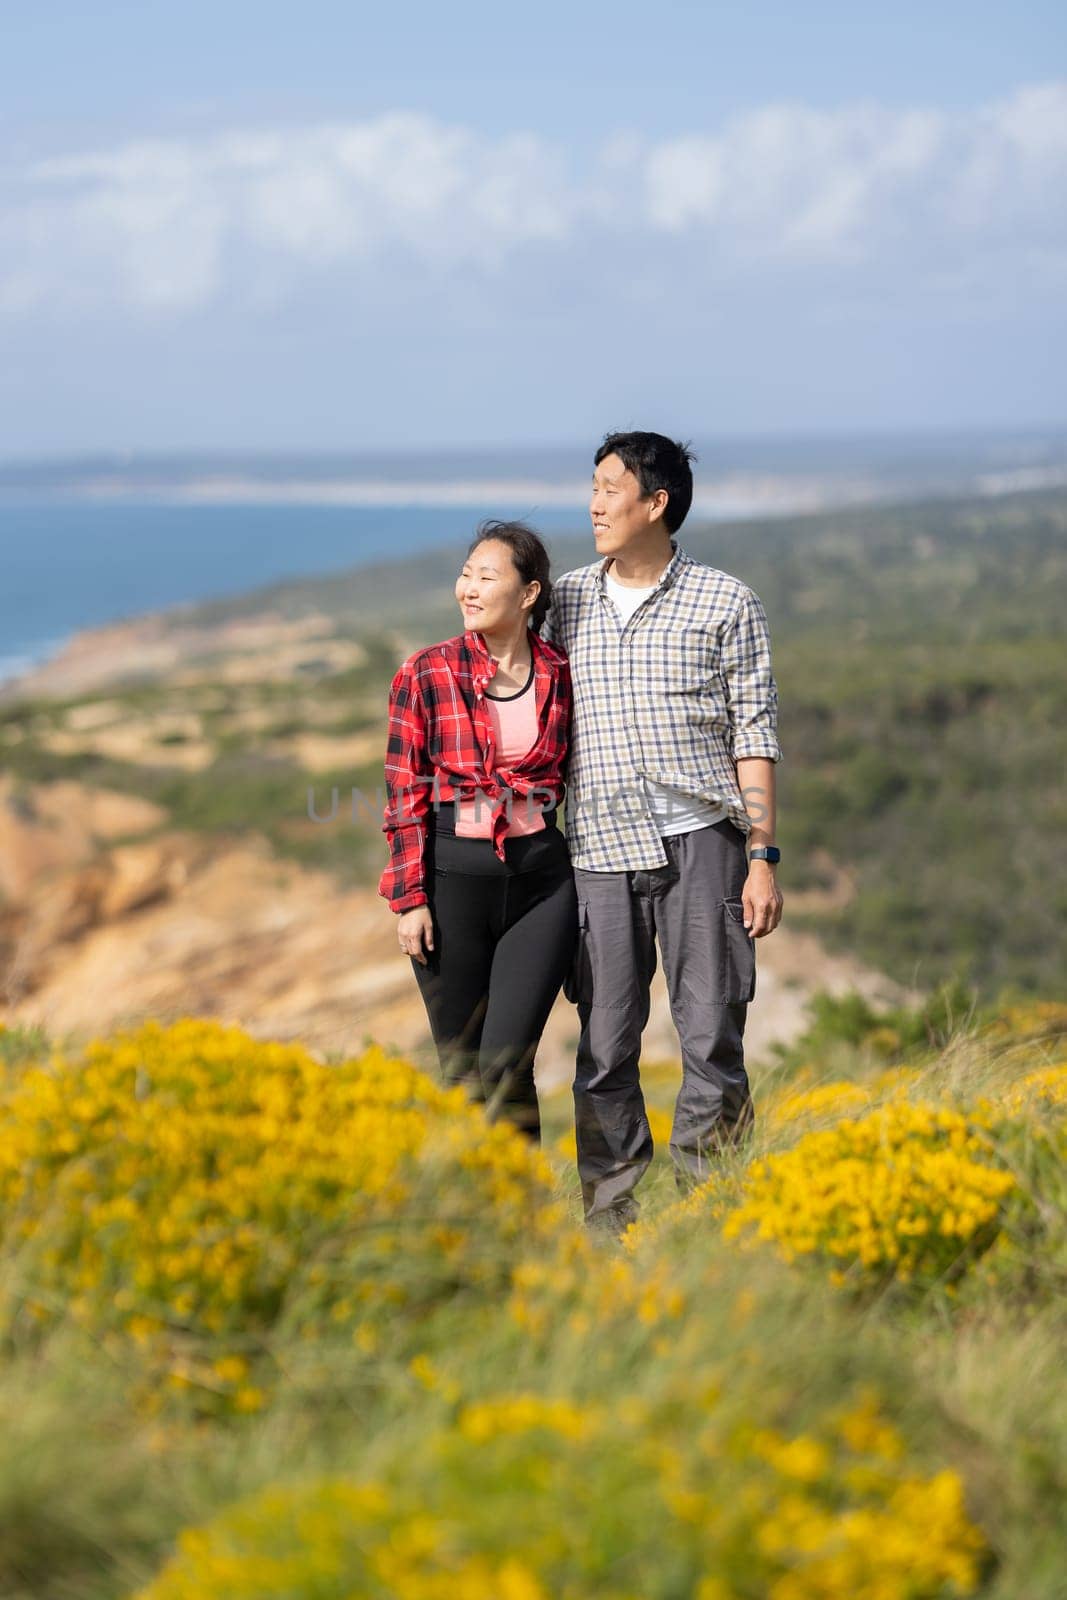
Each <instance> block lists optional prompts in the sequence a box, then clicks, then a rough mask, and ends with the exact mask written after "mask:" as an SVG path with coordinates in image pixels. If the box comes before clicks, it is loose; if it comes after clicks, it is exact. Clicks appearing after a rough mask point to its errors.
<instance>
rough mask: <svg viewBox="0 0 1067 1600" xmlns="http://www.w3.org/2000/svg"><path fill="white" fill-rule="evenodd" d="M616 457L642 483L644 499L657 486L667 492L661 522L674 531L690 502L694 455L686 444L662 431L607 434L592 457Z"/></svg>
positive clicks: (656, 488) (597, 462)
mask: <svg viewBox="0 0 1067 1600" xmlns="http://www.w3.org/2000/svg"><path fill="white" fill-rule="evenodd" d="M611 455H615V456H618V458H619V460H620V461H621V462H622V464H623V466H624V467H626V468H628V470H629V471H630V472H632V473H633V475H634V477H635V478H636V479H637V481H638V483H639V484H640V485H641V493H642V495H644V497H645V499H647V498H648V496H649V495H652V494H655V493H656V491H657V490H659V489H666V491H667V506H666V509H665V510H664V513H663V522H664V525H665V527H666V529H667V532H668V533H677V532H678V529H679V528H680V527H681V526H682V523H683V522H684V521H685V519H686V517H687V516H688V515H689V507H690V506H691V505H692V504H693V469H692V467H691V466H690V462H692V461H695V460H696V456H695V454H694V453H693V451H692V450H691V449H690V447H689V445H688V444H676V443H675V441H674V440H673V439H668V438H667V437H666V435H665V434H662V433H609V434H605V436H604V443H603V444H602V445H601V446H600V449H599V450H598V451H597V453H596V455H595V456H594V458H593V464H594V466H598V467H599V465H600V463H601V462H602V461H603V459H604V457H605V456H611Z"/></svg>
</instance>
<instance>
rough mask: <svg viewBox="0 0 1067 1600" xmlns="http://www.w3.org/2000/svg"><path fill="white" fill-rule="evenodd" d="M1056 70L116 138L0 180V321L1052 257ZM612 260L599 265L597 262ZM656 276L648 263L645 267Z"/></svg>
mask: <svg viewBox="0 0 1067 1600" xmlns="http://www.w3.org/2000/svg"><path fill="white" fill-rule="evenodd" d="M1065 201H1067V82H1062V83H1061V82H1056V83H1048V84H1037V85H1031V86H1026V87H1023V88H1020V89H1019V90H1018V91H1017V92H1016V93H1014V94H1013V95H1011V96H1009V97H1007V98H1005V99H1003V100H1000V101H997V102H994V103H991V104H989V105H986V106H982V107H978V108H976V109H974V110H970V111H966V112H952V113H949V112H945V111H942V110H936V109H929V108H923V107H912V108H907V107H905V108H902V109H896V108H889V107H885V106H880V105H877V104H873V103H862V104H858V105H851V106H844V107H841V108H838V109H831V110H826V109H818V108H814V107H810V106H804V105H797V104H781V105H768V106H764V107H760V108H756V109H753V110H751V111H748V112H746V113H744V114H742V115H739V116H737V117H735V118H734V119H732V120H730V121H729V122H727V123H725V124H724V125H723V126H722V127H721V128H719V129H718V130H716V131H714V132H711V133H708V132H694V133H690V134H687V135H685V136H682V137H677V138H671V139H663V140H659V141H650V140H647V139H642V138H641V137H640V136H639V135H629V136H625V137H621V138H616V139H615V140H613V141H612V142H611V143H610V144H606V145H604V146H603V147H602V148H600V149H591V150H588V151H581V150H577V151H574V150H566V149H563V148H562V147H560V146H559V145H558V144H556V143H554V142H553V141H552V140H550V139H548V138H545V137H542V136H539V135H535V134H512V135H507V136H504V137H491V136H488V135H486V134H483V133H479V132H476V131H474V130H472V129H470V128H464V127H457V126H453V125H448V124H444V123H441V122H438V121H435V120H433V119H431V118H429V117H426V116H421V115H417V114H413V113H400V112H398V113H395V114H392V115H388V116H382V117H379V118H375V119H372V120H368V121H365V122H351V123H345V122H330V123H324V124H319V125H314V126H307V127H297V128H286V129H273V130H271V129H266V130H265V129H254V128H252V129H231V130H228V131H224V132H221V133H216V134H213V135H210V136H198V137H189V138H177V137H176V138H171V139H153V140H132V141H129V142H127V143H125V144H122V145H118V146H116V147H114V148H111V149H104V150H98V151H93V152H82V153H70V154H67V155H64V156H61V157H53V158H51V159H48V160H39V161H36V162H29V163H26V164H24V165H23V166H22V167H21V168H20V169H18V170H15V171H9V172H8V173H7V174H6V175H5V176H3V177H2V178H0V259H2V260H3V262H4V266H3V267H2V268H0V316H8V317H11V316H19V317H23V318H25V317H27V316H33V315H34V314H35V313H48V312H52V311H56V310H58V311H59V312H63V311H64V310H70V311H74V312H76V313H78V314H84V313H86V312H87V311H92V310H93V309H94V308H105V307H111V308H117V309H118V310H119V311H121V312H124V313H133V314H135V315H139V316H148V317H152V318H164V319H165V318H175V317H181V316H184V315H188V314H190V313H195V312H198V311H200V310H202V309H206V308H210V307H212V306H216V305H223V306H225V305H228V304H232V305H235V306H241V307H244V308H246V309H249V310H250V311H252V312H253V313H254V312H255V310H256V308H257V307H264V306H270V305H272V304H276V303H277V302H278V301H279V300H281V301H284V300H286V299H287V298H299V297H300V296H309V295H310V296H314V295H315V294H316V293H317V292H318V290H319V287H320V285H321V284H322V282H323V281H324V280H325V281H329V282H331V283H332V284H337V283H341V284H342V285H346V286H347V290H348V292H349V293H351V294H352V295H353V296H360V297H362V299H363V301H364V303H369V300H372V299H373V296H374V293H375V292H376V290H379V289H385V288H387V287H388V284H389V283H390V281H392V280H394V279H395V277H396V274H397V273H398V272H400V273H403V272H404V271H413V272H417V273H419V274H421V275H422V276H423V278H424V279H426V280H427V281H434V280H435V279H445V280H447V279H448V278H449V276H450V275H453V276H455V275H461V276H463V277H464V278H465V279H467V280H474V281H477V282H483V281H484V282H485V283H486V284H487V285H491V284H492V281H493V280H494V278H497V279H499V278H500V277H501V276H507V275H508V274H510V273H512V272H519V273H521V272H523V271H529V270H532V269H531V268H530V267H529V265H528V262H529V260H530V259H531V258H532V259H534V260H535V261H537V262H544V261H545V260H546V259H548V260H549V261H554V262H555V263H557V265H558V266H559V267H560V268H566V269H567V270H568V271H570V272H572V273H573V272H574V271H576V270H582V271H585V272H595V271H596V262H597V258H598V256H599V257H600V259H602V260H606V259H607V258H608V257H611V256H616V257H617V256H618V254H619V253H620V252H629V254H630V255H631V256H632V258H633V267H634V272H635V274H636V275H638V276H640V277H641V278H642V279H643V281H651V280H649V278H648V274H649V272H650V271H651V272H652V273H653V276H654V275H655V271H656V267H655V263H656V260H657V257H658V258H659V259H660V260H662V259H663V257H664V252H665V250H666V252H667V253H668V255H669V256H670V255H673V256H674V258H675V259H678V257H677V252H678V251H680V250H682V251H684V252H685V254H686V257H687V260H688V261H689V264H690V266H691V265H692V263H693V262H695V263H697V264H698V266H699V270H700V272H701V273H704V274H708V275H711V277H714V275H715V274H727V275H728V274H730V273H734V274H737V273H743V274H746V275H751V274H752V273H756V274H758V273H760V272H766V273H770V274H774V273H776V272H781V271H783V270H785V271H792V270H795V269H803V270H808V269H819V268H822V269H826V270H831V271H833V272H838V273H840V272H845V273H851V274H853V275H855V276H856V278H857V281H860V280H861V279H862V276H863V274H864V273H865V272H869V271H872V270H874V271H877V272H879V273H881V272H884V271H885V270H886V269H887V267H889V268H892V269H893V270H897V271H899V272H901V273H910V274H912V275H913V277H914V276H915V275H918V277H919V278H920V279H921V278H922V277H923V275H925V276H926V277H927V279H928V280H929V282H930V283H931V284H933V283H935V282H938V281H941V282H946V281H953V280H954V278H956V277H957V276H958V274H959V273H960V272H961V271H963V270H966V272H968V273H970V274H972V275H973V273H974V271H975V270H976V267H977V268H979V269H980V267H981V263H982V262H983V260H986V259H988V261H989V263H990V270H991V271H993V270H995V271H997V272H1004V271H1005V270H1008V271H1011V270H1015V271H1018V272H1021V273H1023V274H1025V273H1026V272H1027V271H1029V270H1031V269H1032V270H1033V271H1034V272H1037V273H1038V274H1039V276H1040V275H1042V274H1043V281H1044V282H1046V283H1051V282H1052V276H1053V273H1054V272H1055V271H1058V270H1062V267H1063V265H1064V264H1065V259H1067V220H1065V219H1067V205H1065ZM615 271H616V274H617V263H616V267H615ZM662 282H663V283H664V285H665V286H668V274H667V273H666V272H664V273H663V274H662Z"/></svg>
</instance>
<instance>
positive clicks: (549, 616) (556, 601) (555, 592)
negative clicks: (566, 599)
mask: <svg viewBox="0 0 1067 1600" xmlns="http://www.w3.org/2000/svg"><path fill="white" fill-rule="evenodd" d="M559 626H560V593H559V585H558V584H554V585H553V588H552V597H551V599H550V600H549V602H548V610H547V611H546V613H545V618H544V621H543V622H542V623H541V629H540V633H541V638H542V639H544V641H545V643H546V644H553V645H555V647H556V649H557V650H562V649H563V641H562V640H561V639H560V636H559Z"/></svg>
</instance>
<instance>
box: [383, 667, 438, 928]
mask: <svg viewBox="0 0 1067 1600" xmlns="http://www.w3.org/2000/svg"><path fill="white" fill-rule="evenodd" d="M431 782H432V775H431V774H430V771H429V760H428V757H427V752H426V715H425V710H424V707H423V703H422V700H421V699H420V697H419V688H418V683H417V681H416V678H415V674H414V670H413V668H412V666H411V663H410V662H405V663H404V665H403V666H402V667H401V668H400V670H399V671H398V672H397V674H396V676H395V677H394V678H393V682H392V685H391V686H390V690H389V733H388V739H387V742H386V750H385V796H386V798H385V820H384V822H383V823H382V831H383V833H385V835H386V837H387V838H388V841H389V865H388V866H387V867H386V869H385V871H384V872H383V873H382V876H381V879H380V881H379V883H378V893H379V894H380V895H382V896H383V897H384V898H385V899H386V900H388V901H389V904H390V906H391V907H392V909H393V910H394V911H396V912H402V911H413V910H414V909H415V907H416V906H424V905H428V904H429V896H428V894H427V892H426V882H425V876H426V872H425V865H426V818H427V816H428V814H429V810H430V791H431Z"/></svg>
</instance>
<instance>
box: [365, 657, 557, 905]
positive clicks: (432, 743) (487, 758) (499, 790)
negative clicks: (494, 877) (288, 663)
mask: <svg viewBox="0 0 1067 1600" xmlns="http://www.w3.org/2000/svg"><path fill="white" fill-rule="evenodd" d="M529 637H530V651H531V654H532V656H533V676H534V696H535V703H536V706H537V723H538V729H539V732H538V736H537V738H536V740H535V741H534V743H533V746H532V747H531V749H530V750H528V751H527V753H526V754H525V755H524V756H522V757H521V758H520V759H519V760H518V761H516V762H514V763H513V765H511V766H510V767H499V766H497V764H496V746H495V741H494V735H493V727H492V723H491V722H490V719H489V710H488V707H487V705H486V702H485V686H486V684H487V683H488V682H489V681H490V679H491V678H492V677H493V676H494V675H495V673H496V667H497V664H496V661H495V660H494V658H493V657H492V656H491V655H490V654H489V649H488V646H487V645H486V643H485V640H484V638H483V636H482V635H481V634H480V633H478V632H477V631H475V630H471V631H470V632H468V633H464V634H459V635H457V637H456V638H454V639H446V640H445V641H444V643H443V644H435V645H431V646H430V647H429V648H428V649H426V650H419V651H417V652H416V654H415V655H413V656H411V657H410V658H409V659H408V660H407V661H405V662H404V665H403V666H402V667H401V668H400V670H399V671H398V672H397V674H396V676H395V677H394V679H393V682H392V687H391V689H390V691H389V740H388V744H387V747H386V756H385V786H386V804H385V821H384V822H383V824H382V831H383V832H384V833H385V834H386V835H387V837H388V839H389V865H388V866H387V867H386V869H385V871H384V872H383V873H382V876H381V880H380V882H379V884H378V893H379V894H380V895H383V896H384V897H385V898H386V899H387V900H388V901H389V904H390V906H391V907H392V909H393V910H394V911H397V912H400V911H411V910H412V909H413V908H414V907H415V906H424V905H426V904H428V901H429V896H428V894H427V892H426V872H425V858H426V830H427V817H428V815H429V812H430V808H431V806H432V805H433V803H434V801H435V800H441V801H447V800H473V799H474V798H475V796H476V795H477V793H478V791H479V790H480V791H481V793H482V794H483V795H484V796H485V797H486V798H487V800H488V801H489V803H490V805H491V807H492V818H493V825H492V828H493V831H492V842H493V848H494V850H495V851H496V853H497V855H498V856H499V857H500V858H501V860H503V859H504V836H505V835H506V833H507V829H508V823H509V821H510V809H509V806H508V800H509V791H510V797H511V804H512V806H513V805H514V803H515V801H516V800H518V799H520V798H522V797H525V796H526V795H531V800H530V804H531V806H535V805H536V806H539V807H541V808H543V809H547V808H548V807H549V806H550V805H555V804H559V803H560V802H561V801H562V799H563V795H564V788H565V785H564V781H563V765H564V762H565V760H566V756H567V746H568V738H569V734H570V717H571V675H570V667H569V666H568V664H567V658H566V656H565V655H564V654H563V653H562V651H560V650H558V649H557V648H556V647H555V646H554V645H550V644H549V643H548V642H547V641H546V640H544V639H542V638H541V637H540V636H539V635H538V634H536V633H534V632H533V631H532V630H531V632H530V636H529Z"/></svg>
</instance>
